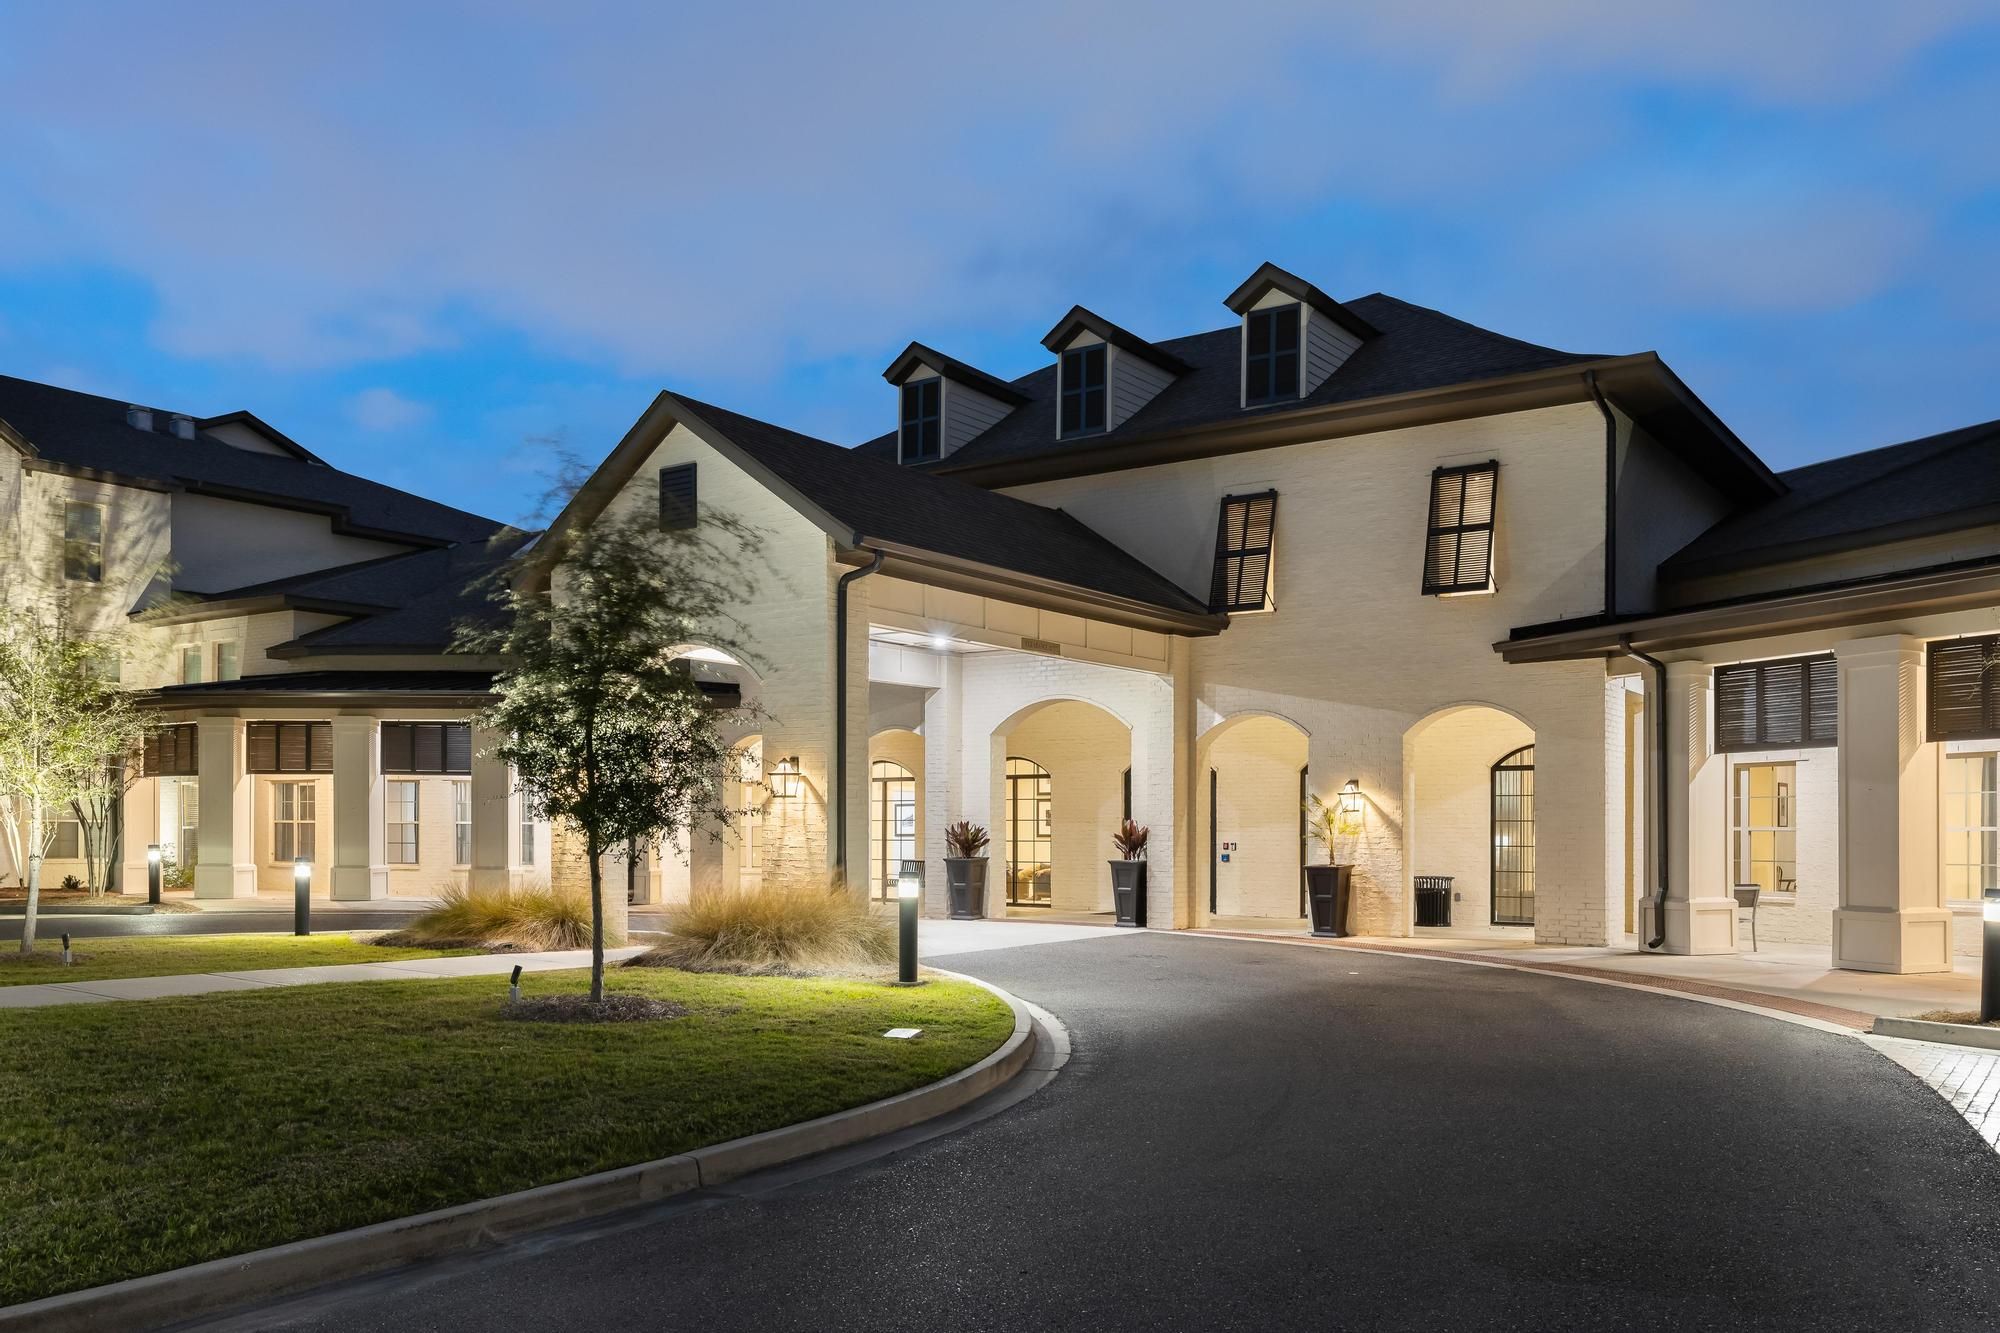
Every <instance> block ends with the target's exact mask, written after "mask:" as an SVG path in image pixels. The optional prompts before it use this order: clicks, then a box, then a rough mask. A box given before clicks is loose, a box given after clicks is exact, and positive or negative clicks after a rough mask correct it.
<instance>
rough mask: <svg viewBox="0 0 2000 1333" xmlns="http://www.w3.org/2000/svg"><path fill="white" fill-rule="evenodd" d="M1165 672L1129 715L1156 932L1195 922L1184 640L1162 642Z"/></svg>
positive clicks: (1136, 815) (1136, 812)
mask: <svg viewBox="0 0 2000 1333" xmlns="http://www.w3.org/2000/svg"><path fill="white" fill-rule="evenodd" d="M1168 652H1169V654H1170V664H1169V670H1168V672H1167V674H1166V675H1164V676H1161V677H1159V678H1157V681H1156V682H1154V683H1155V684H1156V686H1157V688H1156V689H1153V690H1149V691H1148V696H1149V697H1148V699H1147V706H1146V707H1145V708H1143V709H1140V710H1137V715H1136V716H1135V717H1134V718H1133V720H1132V753H1131V763H1132V818H1133V819H1134V820H1135V821H1136V822H1138V823H1141V824H1144V825H1146V826H1147V829H1148V830H1149V832H1148V835H1147V839H1146V924H1147V926H1148V927H1149V928H1152V929H1155V930H1167V929H1184V928H1186V927H1187V926H1189V925H1191V924H1193V912H1194V902H1193V898H1192V894H1191V890H1190V887H1189V884H1190V876H1189V874H1188V845H1189V844H1190V843H1191V842H1192V840H1193V834H1194V824H1193V820H1192V818H1191V815H1192V813H1193V807H1192V805H1191V803H1190V788H1191V775H1192V771H1193V766H1194V758H1193V751H1194V698H1193V695H1194V691H1193V687H1192V673H1191V670H1190V665H1189V664H1190V655H1189V651H1188V643H1187V640H1186V639H1183V638H1179V637H1176V638H1173V639H1170V640H1168Z"/></svg>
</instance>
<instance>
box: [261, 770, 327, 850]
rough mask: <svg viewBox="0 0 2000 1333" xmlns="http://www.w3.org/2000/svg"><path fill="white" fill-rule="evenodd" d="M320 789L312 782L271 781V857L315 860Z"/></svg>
mask: <svg viewBox="0 0 2000 1333" xmlns="http://www.w3.org/2000/svg"><path fill="white" fill-rule="evenodd" d="M317 796H318V789H317V788H316V787H315V786H314V785H313V784H312V783H310V782H274V783H272V784H271V859H272V860H274V861H281V862H282V861H311V860H314V859H316V858H315V856H314V852H315V850H316V848H315V845H314V844H315V842H316V839H315V838H314V836H313V835H314V832H315V829H316V825H315V824H314V815H313V806H314V804H315V801H316V800H317Z"/></svg>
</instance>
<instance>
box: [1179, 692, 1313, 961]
mask: <svg viewBox="0 0 2000 1333" xmlns="http://www.w3.org/2000/svg"><path fill="white" fill-rule="evenodd" d="M1306 754H1307V736H1306V733H1305V730H1304V729H1303V728H1301V727H1299V726H1297V725H1296V724H1294V723H1292V722H1291V721H1289V720H1287V719H1285V718H1281V717H1277V716H1275V715H1272V714H1269V713H1248V714H1243V715H1239V716H1237V717H1232V718H1229V719H1227V720H1226V721H1223V722H1221V723H1219V724H1217V725H1216V726H1214V727H1212V728H1210V729H1209V731H1208V732H1207V733H1206V734H1205V735H1204V736H1203V737H1202V738H1201V741H1200V743H1199V744H1198V745H1197V747H1196V762H1197V765H1198V767H1197V772H1198V774H1199V778H1198V783H1199V785H1198V786H1197V788H1196V793H1195V800H1196V832H1197V837H1198V841H1197V843H1196V847H1197V849H1198V852H1197V855H1199V856H1200V857H1201V858H1202V860H1201V862H1200V864H1202V865H1203V866H1204V870H1203V873H1202V874H1201V876H1200V878H1199V879H1198V880H1197V882H1196V886H1195V892H1196V894H1197V895H1199V902H1200V905H1201V906H1202V908H1203V909H1204V910H1205V911H1206V913H1207V916H1208V919H1209V920H1210V921H1212V922H1217V921H1219V922H1222V923H1225V924H1228V923H1232V922H1242V923H1244V924H1245V925H1254V926H1256V927H1257V928H1259V929H1270V928H1273V927H1276V928H1282V929H1292V928H1297V927H1299V926H1300V924H1301V923H1302V921H1303V920H1304V917H1305V865H1306V857H1307V846H1306V842H1305V823H1304V817H1303V816H1304V806H1305V797H1306V791H1307V788H1308V783H1307V780H1306V777H1307V775H1306Z"/></svg>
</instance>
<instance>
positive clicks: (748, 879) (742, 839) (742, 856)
mask: <svg viewBox="0 0 2000 1333" xmlns="http://www.w3.org/2000/svg"><path fill="white" fill-rule="evenodd" d="M731 754H732V755H733V756H734V758H735V762H734V763H733V764H732V765H731V771H730V773H729V774H728V775H727V784H726V785H727V789H728V795H729V808H730V809H731V810H732V811H734V812H735V815H736V827H735V828H734V829H733V830H731V831H730V833H729V834H727V835H725V836H724V838H723V840H722V887H723V888H725V889H737V890H746V891H747V890H752V889H756V888H758V887H759V886H760V885H762V883H763V882H764V839H763V833H764V817H765V813H766V805H767V804H768V801H769V797H770V793H769V791H768V790H767V789H766V788H765V786H764V738H763V737H762V736H745V737H744V738H743V739H742V740H740V741H738V742H737V743H736V746H735V748H734V749H733V750H732V751H731Z"/></svg>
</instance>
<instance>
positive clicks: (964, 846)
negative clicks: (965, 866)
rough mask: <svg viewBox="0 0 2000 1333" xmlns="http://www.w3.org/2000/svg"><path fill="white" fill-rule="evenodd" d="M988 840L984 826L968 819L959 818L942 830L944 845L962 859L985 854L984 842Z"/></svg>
mask: <svg viewBox="0 0 2000 1333" xmlns="http://www.w3.org/2000/svg"><path fill="white" fill-rule="evenodd" d="M990 841H992V839H990V838H988V837H987V836H986V829H985V827H984V826H983V825H980V824H975V823H973V822H972V821H971V820H969V819H961V820H959V821H958V822H957V823H956V824H953V825H951V826H949V827H948V828H946V829H945V831H944V845H945V847H946V848H947V849H949V850H950V852H951V854H952V855H953V856H956V857H959V858H960V859H962V860H969V859H971V858H972V857H975V856H984V855H986V844H987V843H988V842H990Z"/></svg>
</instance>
